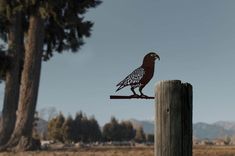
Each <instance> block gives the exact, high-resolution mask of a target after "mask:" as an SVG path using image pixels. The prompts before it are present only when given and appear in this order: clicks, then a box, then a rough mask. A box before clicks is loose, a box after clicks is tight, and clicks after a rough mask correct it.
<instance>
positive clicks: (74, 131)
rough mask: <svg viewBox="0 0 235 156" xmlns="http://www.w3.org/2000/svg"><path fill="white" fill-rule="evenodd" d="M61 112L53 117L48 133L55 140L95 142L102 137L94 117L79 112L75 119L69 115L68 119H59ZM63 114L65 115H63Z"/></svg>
mask: <svg viewBox="0 0 235 156" xmlns="http://www.w3.org/2000/svg"><path fill="white" fill-rule="evenodd" d="M61 115H62V114H60V115H59V116H57V117H56V118H53V119H52V120H51V121H50V122H49V124H48V134H49V137H50V138H51V139H53V140H56V141H60V142H68V143H71V142H80V141H82V142H95V141H100V140H101V138H102V134H101V130H100V127H99V124H98V122H97V121H96V119H95V118H94V117H91V118H87V116H86V115H85V114H83V113H82V112H79V113H77V114H76V116H75V119H74V120H73V118H72V117H71V116H69V117H68V118H67V119H66V120H63V123H62V120H58V119H59V118H61ZM62 116H63V115H62Z"/></svg>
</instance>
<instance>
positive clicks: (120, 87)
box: [116, 84, 125, 92]
mask: <svg viewBox="0 0 235 156" xmlns="http://www.w3.org/2000/svg"><path fill="white" fill-rule="evenodd" d="M117 86H119V87H118V89H117V90H116V92H117V91H119V90H121V89H122V88H124V87H125V86H124V85H121V84H119V85H118V84H117Z"/></svg>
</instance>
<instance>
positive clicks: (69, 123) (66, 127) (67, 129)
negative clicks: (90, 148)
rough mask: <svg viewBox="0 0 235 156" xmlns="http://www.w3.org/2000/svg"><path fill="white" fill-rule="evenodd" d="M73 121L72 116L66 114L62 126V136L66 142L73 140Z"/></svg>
mask: <svg viewBox="0 0 235 156" xmlns="http://www.w3.org/2000/svg"><path fill="white" fill-rule="evenodd" d="M73 124H74V121H73V118H72V116H68V117H67V119H66V120H65V122H64V124H63V126H62V136H63V141H64V142H67V143H72V142H73V141H74V136H73V128H74V125H73Z"/></svg>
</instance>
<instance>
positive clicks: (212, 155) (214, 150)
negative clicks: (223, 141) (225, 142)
mask: <svg viewBox="0 0 235 156" xmlns="http://www.w3.org/2000/svg"><path fill="white" fill-rule="evenodd" d="M193 156H235V147H234V146H197V147H194V150H193Z"/></svg>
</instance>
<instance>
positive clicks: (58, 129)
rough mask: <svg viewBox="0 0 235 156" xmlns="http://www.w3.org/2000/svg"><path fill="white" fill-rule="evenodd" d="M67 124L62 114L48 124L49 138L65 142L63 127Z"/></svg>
mask: <svg viewBox="0 0 235 156" xmlns="http://www.w3.org/2000/svg"><path fill="white" fill-rule="evenodd" d="M64 122H65V118H64V115H63V114H62V113H60V114H59V115H58V116H57V117H55V118H53V119H52V120H51V121H50V122H49V123H48V137H49V138H50V139H53V140H55V141H59V142H64V136H63V129H62V127H63V125H64Z"/></svg>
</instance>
